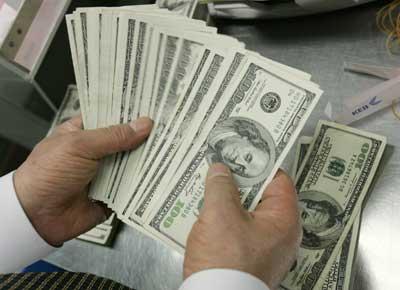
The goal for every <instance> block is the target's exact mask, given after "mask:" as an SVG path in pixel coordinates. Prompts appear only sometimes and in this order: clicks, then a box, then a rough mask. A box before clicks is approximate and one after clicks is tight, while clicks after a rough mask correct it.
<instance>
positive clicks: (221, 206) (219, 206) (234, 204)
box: [203, 163, 242, 214]
mask: <svg viewBox="0 0 400 290" xmlns="http://www.w3.org/2000/svg"><path fill="white" fill-rule="evenodd" d="M241 210H242V206H241V204H240V197H239V191H238V188H237V185H236V183H235V181H234V179H233V176H232V173H231V172H230V170H229V168H228V167H227V166H225V165H224V164H222V163H216V164H213V165H211V167H210V169H209V170H208V175H207V179H206V188H205V193H204V208H203V212H214V213H221V214H223V212H225V211H228V212H232V211H233V212H236V211H239V212H240V211H241Z"/></svg>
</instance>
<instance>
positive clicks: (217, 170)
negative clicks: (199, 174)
mask: <svg viewBox="0 0 400 290" xmlns="http://www.w3.org/2000/svg"><path fill="white" fill-rule="evenodd" d="M216 176H224V177H229V176H231V171H230V170H229V168H228V167H227V166H226V165H224V164H223V163H215V164H213V165H211V167H210V169H209V170H208V178H213V177H216Z"/></svg>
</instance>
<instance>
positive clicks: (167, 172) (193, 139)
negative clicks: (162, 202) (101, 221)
mask: <svg viewBox="0 0 400 290" xmlns="http://www.w3.org/2000/svg"><path fill="white" fill-rule="evenodd" d="M244 63H245V55H244V53H242V52H237V53H236V54H235V56H234V57H233V60H232V62H231V64H230V66H229V68H228V70H227V72H226V74H225V76H224V78H223V79H222V80H221V82H220V83H218V84H217V86H218V89H215V91H216V92H217V93H216V94H215V95H214V96H213V98H209V99H210V100H211V101H212V102H211V103H210V105H209V106H208V109H207V111H206V112H204V113H203V114H200V115H199V116H197V117H198V118H197V119H196V120H195V121H193V122H186V123H187V124H185V126H186V128H187V129H188V132H190V133H189V135H190V138H186V140H185V141H186V142H183V143H184V144H182V145H181V146H180V147H179V149H177V152H175V154H172V153H171V151H172V150H173V148H171V149H169V150H171V151H169V153H170V154H171V155H172V156H170V159H169V161H165V162H164V163H165V166H157V170H158V171H159V174H158V175H156V176H154V177H153V180H152V182H151V183H150V186H148V187H147V189H146V191H145V193H144V195H143V198H142V199H141V200H140V202H139V203H138V206H137V208H136V209H135V211H134V212H133V213H132V214H131V216H130V218H129V219H134V220H140V221H141V220H145V217H146V216H147V215H146V211H147V212H149V211H150V209H151V206H152V205H153V204H154V202H155V201H156V200H157V196H158V195H159V194H160V193H161V191H162V186H161V185H162V184H163V183H165V182H168V181H169V180H171V179H172V178H173V176H174V174H175V171H176V167H178V166H179V165H180V162H173V161H175V160H176V159H175V160H173V157H174V156H177V157H179V160H180V161H181V160H183V159H184V158H185V156H186V154H187V153H188V152H190V151H191V150H192V149H193V148H197V147H195V146H199V145H201V144H200V142H199V138H201V136H202V135H203V134H204V131H203V129H204V128H206V127H207V126H206V124H207V123H208V122H209V120H210V118H211V116H212V115H213V114H215V113H216V108H217V105H218V104H219V102H220V100H221V97H222V96H223V93H224V92H225V90H226V89H227V87H228V86H229V84H230V83H231V82H232V80H233V79H234V76H235V73H236V72H238V71H240V69H241V67H242V65H243V64H244ZM198 91H199V92H198V94H200V95H201V94H202V93H204V89H202V88H200V89H199V90H198ZM196 98H197V97H196ZM189 123H192V124H189ZM183 135H186V134H181V137H183ZM172 146H173V145H172ZM172 146H171V147H172ZM164 157H166V159H168V155H166V156H163V158H164Z"/></svg>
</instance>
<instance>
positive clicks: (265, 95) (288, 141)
mask: <svg viewBox="0 0 400 290" xmlns="http://www.w3.org/2000/svg"><path fill="white" fill-rule="evenodd" d="M161 2H162V1H161ZM161 2H160V3H159V5H163V2H162V3H161ZM167 2H168V1H167ZM167 2H166V3H164V4H165V5H166V6H165V7H167V8H171V7H168V5H167ZM185 3H186V2H185ZM189 4H190V5H189ZM192 4H193V3H192V2H190V1H189V2H187V3H186V4H185V5H188V6H185V7H186V8H185V9H178V8H177V7H175V8H177V9H171V10H172V11H169V10H168V9H164V8H160V7H159V5H138V6H131V7H120V8H100V7H98V8H97V7H95V8H80V9H77V10H76V11H75V12H74V13H73V14H71V15H68V16H67V25H68V33H69V39H70V46H71V52H72V58H73V63H74V69H75V75H76V81H77V87H78V91H79V99H80V103H81V107H82V116H83V121H84V127H85V129H91V128H98V127H104V126H110V125H113V124H119V123H126V122H130V121H132V120H134V119H136V118H138V117H139V116H149V117H151V118H152V119H153V120H154V128H153V131H152V133H151V135H150V136H149V138H148V140H147V142H146V143H145V144H143V145H142V146H141V147H140V148H138V149H136V150H135V151H132V152H122V153H118V154H115V155H113V156H110V157H108V158H106V159H105V160H103V162H102V166H101V168H100V169H99V171H98V174H97V176H96V178H95V180H94V182H93V183H92V184H91V188H90V196H91V197H92V198H93V199H96V200H100V201H103V202H105V203H106V204H107V205H108V206H109V207H110V208H111V209H113V210H114V211H115V212H116V214H117V215H118V218H119V219H121V220H123V221H124V222H125V223H127V224H128V225H131V226H132V227H134V228H136V229H138V230H140V231H142V232H144V233H145V234H147V235H149V236H151V237H153V238H156V239H159V240H161V241H163V242H165V243H166V244H167V245H170V246H171V247H173V248H174V249H176V250H178V251H181V252H182V251H183V250H184V248H185V244H186V239H187V236H188V234H189V231H190V228H191V226H192V225H193V223H194V222H195V221H196V219H197V216H198V212H199V210H200V208H201V205H202V202H203V189H204V179H205V175H206V172H207V169H208V167H209V165H210V164H211V163H214V162H224V163H225V164H227V165H228V166H229V167H230V168H231V170H232V172H233V174H234V177H235V179H236V181H237V183H238V185H239V186H240V193H241V199H242V203H243V205H244V206H245V207H246V208H247V209H249V210H252V209H254V208H255V206H256V205H257V203H258V201H259V200H260V198H261V194H262V192H263V190H264V188H265V187H266V186H267V184H268V183H269V182H270V181H271V179H272V178H273V176H274V175H275V172H276V171H277V170H278V168H279V166H280V164H281V163H282V161H283V160H284V158H285V156H286V155H287V153H288V151H289V149H290V148H291V146H292V145H293V142H294V141H295V139H296V137H297V136H298V134H299V132H300V130H301V129H302V127H303V126H304V124H305V122H306V120H307V118H308V117H309V115H310V114H311V111H312V110H313V108H314V107H315V105H316V103H317V102H318V99H319V97H320V95H321V94H322V91H321V90H320V89H319V87H318V85H316V84H315V83H313V82H311V81H310V78H311V76H310V75H309V74H307V73H304V72H302V71H299V70H297V69H294V68H291V67H288V66H285V65H283V64H280V63H277V62H274V61H272V60H270V59H267V58H265V57H262V56H260V55H259V54H257V53H255V52H251V51H248V50H246V49H245V46H244V44H243V43H240V42H239V41H238V40H236V39H234V38H231V37H228V36H224V35H220V34H218V33H217V31H216V29H215V28H213V27H208V26H207V25H206V23H205V22H203V21H200V20H194V19H190V18H188V17H187V16H190V15H191V13H193V6H192ZM175 10H176V11H175Z"/></svg>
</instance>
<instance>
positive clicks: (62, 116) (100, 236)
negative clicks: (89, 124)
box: [47, 85, 119, 246]
mask: <svg viewBox="0 0 400 290" xmlns="http://www.w3.org/2000/svg"><path fill="white" fill-rule="evenodd" d="M80 114H81V109H80V104H79V98H78V89H77V87H76V86H75V85H69V86H68V88H67V91H66V93H65V96H64V99H63V101H62V103H61V106H60V108H59V110H58V112H57V114H56V116H55V117H54V120H53V123H52V125H51V127H50V130H49V132H48V134H47V135H50V134H51V133H53V131H54V129H55V128H56V127H57V126H59V125H61V124H62V123H64V122H66V121H68V120H69V119H71V118H73V117H76V116H79V115H80ZM118 224H119V220H118V219H117V217H116V215H115V214H112V215H111V216H110V217H109V219H108V220H106V221H105V222H104V223H102V224H99V225H97V226H96V227H95V228H93V229H91V230H90V231H88V232H86V233H84V234H82V235H80V236H79V237H78V239H80V240H83V241H86V242H91V243H95V244H99V245H102V246H110V245H111V244H112V242H113V240H114V238H115V235H116V232H117V229H118Z"/></svg>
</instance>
